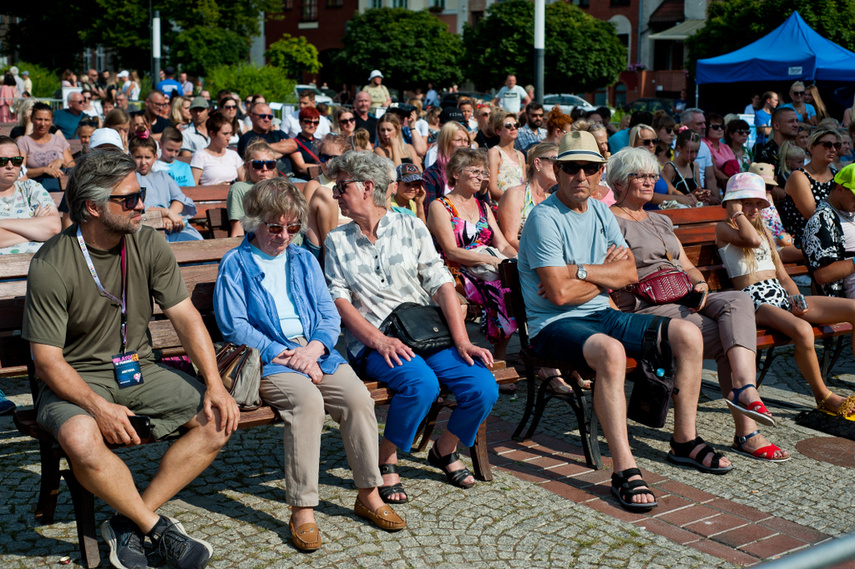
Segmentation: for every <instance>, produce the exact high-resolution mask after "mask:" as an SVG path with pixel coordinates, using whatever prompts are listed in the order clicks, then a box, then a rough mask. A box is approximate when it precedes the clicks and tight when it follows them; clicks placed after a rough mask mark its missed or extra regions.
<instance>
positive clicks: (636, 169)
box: [606, 147, 659, 196]
mask: <svg viewBox="0 0 855 569" xmlns="http://www.w3.org/2000/svg"><path fill="white" fill-rule="evenodd" d="M630 174H659V163H658V162H657V161H656V158H655V157H654V156H653V154H651V153H650V151H649V150H645V149H644V148H630V147H626V148H622V149H621V150H619V151H618V152H615V153H614V154H612V155H611V157H609V162H608V165H607V166H606V183H607V184H608V185H609V186H610V187H611V188H612V190H614V191H615V196H617V190H616V189H615V184H620V185H622V186H626V181H627V180H628V179H629V175H630Z"/></svg>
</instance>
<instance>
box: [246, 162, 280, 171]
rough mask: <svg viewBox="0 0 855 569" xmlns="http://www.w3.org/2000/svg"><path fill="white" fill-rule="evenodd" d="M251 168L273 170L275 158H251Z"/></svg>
mask: <svg viewBox="0 0 855 569" xmlns="http://www.w3.org/2000/svg"><path fill="white" fill-rule="evenodd" d="M250 164H251V165H252V169H253V170H263V169H267V170H275V169H276V160H253V161H252V162H250Z"/></svg>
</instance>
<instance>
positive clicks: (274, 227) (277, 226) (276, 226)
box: [262, 221, 303, 235]
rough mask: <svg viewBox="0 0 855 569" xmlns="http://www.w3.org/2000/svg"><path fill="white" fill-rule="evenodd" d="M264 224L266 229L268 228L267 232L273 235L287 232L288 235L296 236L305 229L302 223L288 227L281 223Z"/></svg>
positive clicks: (290, 224) (291, 224)
mask: <svg viewBox="0 0 855 569" xmlns="http://www.w3.org/2000/svg"><path fill="white" fill-rule="evenodd" d="M262 223H264V225H265V227H267V232H268V233H269V234H271V235H281V234H282V231H287V232H288V235H296V234H298V233H300V230H301V229H303V224H302V223H289V224H288V225H282V224H281V223H267V222H266V221H264V222H262Z"/></svg>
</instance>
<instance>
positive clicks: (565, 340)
mask: <svg viewBox="0 0 855 569" xmlns="http://www.w3.org/2000/svg"><path fill="white" fill-rule="evenodd" d="M657 318H659V317H658V316H656V315H654V314H632V313H626V312H621V311H619V310H612V309H610V308H609V309H606V310H600V311H599V312H595V313H593V314H589V315H588V316H581V317H570V316H568V317H566V318H561V319H560V320H556V321H554V322H551V323H549V324H547V325H546V327H545V328H544V329H543V330H541V331H540V333H539V334H538V335H537V336H535V337H534V338H533V339H532V341H531V345H532V347H533V348H534V351H535V352H537V354H538V355H540V356H541V357H545V358H553V359H558V360H568V361H570V362H573V363H577V362H578V363H584V362H585V356H584V354H583V348H584V346H585V342H587V341H588V338H590V337H591V336H593V335H594V334H605V335H606V336H609V337H611V338H614V339H615V340H617V341H618V342H620V343H621V344H623V347H624V350H625V351H626V355H627V356H629V357H638V356H640V355H641V344H642V341H643V340H644V333H645V332H646V331H647V328H648V327H650V325H651V323H653V322H654V321H655V320H656V319H657ZM577 365H578V364H577ZM586 365H587V364H586Z"/></svg>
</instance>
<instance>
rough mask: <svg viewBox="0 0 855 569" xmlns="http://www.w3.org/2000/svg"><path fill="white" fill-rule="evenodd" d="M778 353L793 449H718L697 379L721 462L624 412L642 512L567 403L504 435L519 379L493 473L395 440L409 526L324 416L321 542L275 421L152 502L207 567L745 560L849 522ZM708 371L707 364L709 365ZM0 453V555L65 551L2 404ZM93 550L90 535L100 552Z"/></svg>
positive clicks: (503, 411) (784, 435)
mask: <svg viewBox="0 0 855 569" xmlns="http://www.w3.org/2000/svg"><path fill="white" fill-rule="evenodd" d="M842 359H843V360H845V361H844V362H843V363H842V364H839V365H838V366H837V368H836V369H835V372H836V373H837V375H838V379H837V382H838V383H837V384H836V385H834V386H833V388H834V389H835V390H837V391H841V392H852V391H853V390H855V365H853V364H852V356H851V354H850V353H848V350H847V354H846V355H844V356H843V358H842ZM791 362H792V356H791V355H790V354H784V355H782V357H779V358H778V360H777V361H776V363H775V364H774V365H773V370H772V373H771V374H770V376H769V378H768V379H767V381H766V384H765V385H764V387H763V389H762V394H763V396H764V399H765V400H766V403H767V405H768V406H769V407H770V408H771V409H772V410H773V412H774V413H775V414H776V416H777V418H778V419H779V422H780V426H779V427H778V428H777V429H768V428H767V429H764V434H766V436H767V437H769V438H770V440H772V441H773V442H776V443H777V444H779V445H780V446H782V447H784V448H787V449H788V450H789V451H790V452H791V453H792V454H793V455H794V458H793V460H791V461H789V462H787V463H782V464H769V463H762V462H760V461H756V460H752V459H749V458H746V457H741V456H737V455H735V454H734V453H728V451H729V446H730V443H731V440H732V435H733V433H732V428H733V427H732V423H731V422H730V418H729V414H728V412H727V410H726V408H725V405H724V403H723V402H722V401H721V397H720V394H718V393H715V392H714V391H713V390H705V393H706V394H707V395H708V396H709V398H708V399H705V400H703V401H702V403H701V410H700V415H699V429H700V434H701V435H702V436H704V437H705V438H706V439H707V440H708V441H709V442H710V443H712V444H713V445H714V446H715V447H716V448H717V450H721V451H723V452H725V453H728V456H729V457H730V458H731V459H732V460H733V462H734V463H735V465H736V469H735V470H734V471H733V472H731V473H730V474H727V475H725V476H711V475H703V474H700V473H698V472H697V471H694V470H689V469H682V468H677V467H674V466H672V465H670V464H668V463H667V462H666V461H665V460H664V454H665V452H666V451H667V449H668V440H669V438H670V431H669V429H670V425H666V427H665V428H663V429H661V430H655V429H648V428H645V427H642V426H639V425H635V424H631V425H630V443H631V445H632V447H633V449H634V452H635V454H636V457H637V459H638V462H639V465H640V467H641V468H642V469H643V470H644V472H645V477H646V479H647V480H648V481H649V482H650V483H651V484H652V485H653V487H654V490H655V491H656V493H657V496H658V498H659V502H660V506H659V508H657V509H656V510H654V511H653V512H651V513H650V514H645V515H634V514H629V513H627V512H625V511H623V510H622V509H620V508H619V507H618V506H617V505H616V503H615V501H614V500H613V499H612V498H611V497H610V496H609V482H608V480H609V476H610V474H611V470H610V468H609V465H610V462H609V458H608V447H607V445H606V444H605V441H602V438H601V441H602V444H601V448H602V450H603V453H604V460H605V462H606V466H607V468H606V469H605V470H602V471H591V470H589V469H588V468H586V467H585V465H584V461H583V460H582V457H581V454H580V446H579V437H578V433H577V432H576V431H575V430H574V425H573V421H572V419H571V418H570V415H569V412H568V409H567V408H566V405H563V404H561V403H560V402H553V403H552V404H551V405H550V406H549V407H548V409H547V412H546V416H545V419H544V421H543V423H542V424H541V427H540V428H539V433H538V434H537V435H536V436H535V437H534V440H533V441H529V442H526V443H516V442H514V441H512V440H511V438H510V433H511V432H512V431H513V428H514V427H515V426H516V422H517V421H518V419H519V417H520V415H521V411H522V406H523V403H524V399H525V397H524V395H520V396H518V397H516V400H514V399H513V398H511V397H509V396H506V395H503V396H502V397H501V398H500V402H499V403H498V404H497V406H496V408H495V410H494V413H493V415H492V416H491V419H490V423H489V429H490V432H489V434H488V440H489V442H490V445H491V451H490V453H491V461H492V463H493V464H494V466H495V469H494V474H495V479H494V480H493V482H491V483H479V484H478V485H477V486H476V487H475V488H473V489H471V490H468V491H463V490H459V489H455V488H452V487H450V486H449V485H448V484H446V483H445V481H444V477H443V476H442V475H441V474H440V473H439V472H438V471H436V470H435V469H433V468H431V467H430V466H428V465H427V463H426V460H425V456H424V453H421V454H413V455H403V456H402V473H403V477H404V482H405V484H406V486H407V490H408V492H409V494H410V497H411V502H410V503H409V504H407V505H405V506H400V507H399V508H398V511H399V512H400V513H401V514H402V515H403V516H404V517H405V518H406V519H407V521H408V523H409V528H408V529H407V530H405V531H403V532H400V533H397V534H393V535H389V534H385V533H383V532H381V531H379V530H376V529H374V528H373V527H372V526H370V525H367V524H366V523H365V522H364V521H363V520H361V519H359V518H357V517H356V516H355V515H354V514H353V511H352V507H353V501H354V499H355V490H354V488H353V484H352V481H351V477H350V472H349V471H348V469H347V463H346V460H345V457H344V451H343V449H342V446H341V441H340V438H339V436H338V431H337V429H336V428H335V425H334V424H332V423H328V424H327V428H326V430H325V433H324V435H323V453H322V458H321V461H322V463H321V505H320V507H319V508H318V514H317V518H318V523H319V526H320V529H321V532H322V535H323V539H324V546H323V548H322V549H321V550H320V551H318V552H316V553H314V554H310V555H306V554H302V553H300V552H297V551H296V550H295V549H294V548H293V546H292V545H291V542H290V534H289V531H288V525H287V522H288V517H289V511H288V508H287V507H286V506H285V505H284V494H285V492H284V487H283V484H282V481H281V464H282V456H281V427H279V426H271V427H264V428H257V429H252V430H249V431H243V432H239V433H237V434H236V436H235V437H234V438H233V440H232V441H231V443H230V444H229V445H228V447H227V448H226V449H224V451H223V452H222V453H221V454H220V456H219V457H218V458H217V460H216V461H215V462H214V464H213V465H212V466H211V467H210V468H209V469H208V470H207V471H205V473H204V474H203V475H202V476H200V477H199V478H198V479H197V480H196V481H194V482H193V483H192V484H191V485H190V486H188V487H187V488H186V489H185V490H184V491H182V492H181V493H180V494H179V495H178V496H177V497H176V498H175V499H174V500H172V501H171V502H170V503H169V504H167V505H166V506H165V507H164V508H163V510H164V512H165V513H166V514H167V515H172V516H176V517H178V518H179V519H181V521H182V522H183V524H184V525H185V527H186V528H187V529H188V531H190V532H191V534H194V535H199V536H200V537H204V538H206V539H208V540H209V541H210V542H211V543H212V544H214V547H215V557H214V559H213V560H212V562H211V564H210V567H212V568H213V569H221V568H222V569H226V568H241V569H244V568H246V569H256V568H258V569H260V568H266V567H296V566H311V567H336V568H339V567H341V568H346V567H393V568H409V567H431V568H432V569H439V568H445V567H526V568H528V567H580V568H587V567H609V568H612V567H614V568H630V567H651V568H659V567H675V568H676V567H692V568H693V567H735V566H744V565H751V564H755V563H757V562H758V561H760V560H762V559H766V558H770V557H775V556H779V555H782V554H786V553H787V552H790V551H796V550H799V549H801V548H805V547H808V546H810V545H811V544H815V543H819V542H822V541H824V540H826V539H830V538H834V537H839V536H842V535H845V534H848V533H852V532H853V531H855V523H853V521H852V520H853V518H852V517H851V516H847V515H845V514H844V513H843V512H842V509H843V508H846V507H849V506H851V504H852V499H851V489H852V488H853V486H855V470H853V469H852V468H849V467H845V466H837V465H834V464H830V463H827V462H822V461H819V460H816V459H813V458H809V457H808V456H806V455H803V454H800V453H798V452H797V450H796V444H797V443H799V442H801V441H807V440H809V439H811V438H814V437H825V436H826V435H823V434H822V433H818V432H816V431H812V430H810V429H806V428H804V427H800V426H798V425H796V424H795V423H794V421H793V419H794V417H795V416H796V415H797V414H798V412H799V411H800V410H803V409H806V408H807V406H808V405H810V403H811V401H812V399H811V397H810V395H809V391H808V389H807V386H806V385H805V384H804V382H803V381H802V380H801V379H800V377H799V376H798V373H797V371H796V370H795V369H794V368H793V366H792V363H791ZM705 376H706V378H707V379H708V380H714V379H715V375H714V373H712V372H711V371H707V372H705ZM522 386H524V384H521V387H522ZM3 389H4V391H5V392H6V393H7V394H9V395H10V396H11V397H12V399H13V400H14V401H15V402H16V403H18V404H19V405H28V404H31V401H30V396H29V393H28V388H27V385H26V381H25V380H23V379H20V380H11V381H7V382H4V384H3ZM778 402H781V404H779V403H778ZM784 404H786V405H788V406H785V405H784ZM379 416H380V417H381V419H382V416H383V413H382V411H381V412H380V414H379ZM163 448H164V447H163V445H149V446H147V447H144V448H140V449H131V450H126V451H122V455H123V458H125V459H126V460H127V462H128V463H129V465H130V466H131V468H132V470H133V471H134V473H135V477H136V482H137V484H138V485H139V486H144V485H145V484H146V483H147V481H148V480H149V479H150V478H151V476H152V474H153V472H154V469H155V468H156V466H157V461H158V460H159V457H160V455H161V454H162V452H163ZM0 456H2V458H3V461H4V465H3V468H2V469H0V481H2V488H3V489H4V492H3V493H2V495H0V566H1V567H4V568H5V567H10V568H11V567H14V568H18V567H20V568H28V569H29V568H33V567H57V566H58V562H59V559H60V558H61V557H62V556H65V555H70V556H71V557H72V558H74V559H77V558H78V554H77V552H76V537H75V529H74V524H73V523H72V522H71V520H70V515H71V505H70V500H69V497H68V493H67V492H63V493H62V495H61V497H60V505H59V508H58V511H57V520H59V521H58V522H57V523H55V524H53V525H50V526H39V525H37V524H36V522H35V520H34V518H33V514H32V510H33V505H34V502H35V498H36V493H37V490H38V472H39V467H38V454H37V450H36V447H35V445H34V444H33V442H32V441H30V440H28V439H25V438H24V437H21V436H20V435H18V433H17V432H16V431H15V429H14V426H13V425H12V421H11V418H10V417H0ZM97 507H98V520H99V521H100V520H102V519H104V518H105V517H106V516H107V515H109V512H108V509H107V508H106V506H104V504H102V503H100V502H98V503H97ZM105 551H106V550H105V548H104V547H103V546H102V555H104V553H105ZM71 566H72V567H73V566H74V565H71ZM101 566H102V567H107V566H109V564H108V563H107V561H103V562H102V565H101ZM850 566H853V567H855V564H851V565H850Z"/></svg>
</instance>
